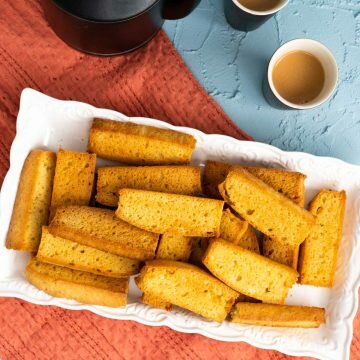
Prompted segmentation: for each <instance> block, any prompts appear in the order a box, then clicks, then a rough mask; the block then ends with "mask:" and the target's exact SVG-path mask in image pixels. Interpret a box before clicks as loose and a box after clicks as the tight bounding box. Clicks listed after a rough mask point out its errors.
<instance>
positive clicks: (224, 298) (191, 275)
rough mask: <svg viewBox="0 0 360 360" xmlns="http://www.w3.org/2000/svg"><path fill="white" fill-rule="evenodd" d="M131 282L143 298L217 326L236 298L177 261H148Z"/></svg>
mask: <svg viewBox="0 0 360 360" xmlns="http://www.w3.org/2000/svg"><path fill="white" fill-rule="evenodd" d="M135 281H136V284H137V285H138V287H139V288H140V290H142V291H143V292H144V293H145V294H147V293H148V294H149V293H150V294H151V295H152V296H155V297H158V298H160V299H161V301H165V302H168V303H171V304H173V305H177V306H180V307H182V308H185V309H187V310H190V311H192V312H194V313H196V314H199V315H202V316H203V317H205V318H207V319H211V320H214V321H218V322H222V321H223V320H224V319H225V318H226V316H227V314H228V313H229V312H230V310H231V308H232V305H233V304H234V302H235V300H236V299H237V297H238V296H239V294H238V293H237V292H236V291H234V290H232V289H230V288H229V287H228V286H227V285H225V284H223V283H222V282H221V281H220V280H218V279H216V278H214V277H213V276H211V275H210V274H208V273H207V272H205V271H203V270H201V269H199V268H197V267H196V266H194V265H190V264H186V263H183V262H177V261H168V260H154V261H148V262H146V264H145V266H144V267H143V268H142V269H141V272H140V275H139V276H138V277H137V278H136V280H135Z"/></svg>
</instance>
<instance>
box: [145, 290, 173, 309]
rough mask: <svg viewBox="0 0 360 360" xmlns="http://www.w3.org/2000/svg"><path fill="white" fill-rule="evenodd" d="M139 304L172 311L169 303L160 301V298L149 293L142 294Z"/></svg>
mask: <svg viewBox="0 0 360 360" xmlns="http://www.w3.org/2000/svg"><path fill="white" fill-rule="evenodd" d="M141 302H142V303H143V304H146V305H150V306H153V307H156V308H159V309H163V310H166V311H170V310H171V309H172V305H171V303H169V302H167V301H165V300H162V299H161V298H159V297H157V296H154V295H152V294H150V293H144V294H143V295H142V297H141Z"/></svg>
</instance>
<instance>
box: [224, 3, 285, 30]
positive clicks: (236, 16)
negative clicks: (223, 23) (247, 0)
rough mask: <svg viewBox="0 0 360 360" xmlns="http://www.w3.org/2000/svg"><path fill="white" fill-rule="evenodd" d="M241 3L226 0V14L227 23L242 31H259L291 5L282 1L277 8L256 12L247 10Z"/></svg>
mask: <svg viewBox="0 0 360 360" xmlns="http://www.w3.org/2000/svg"><path fill="white" fill-rule="evenodd" d="M240 1H241V0H240ZM240 1H238V0H225V1H224V12H225V17H226V20H227V22H228V23H229V24H230V25H231V26H232V27H233V28H234V29H237V30H241V31H252V30H255V29H257V28H258V27H259V26H261V25H262V24H263V23H264V22H266V21H267V20H269V19H270V18H271V17H273V16H274V15H275V14H276V13H277V12H278V11H280V10H281V9H282V8H283V7H285V6H286V5H287V4H288V3H289V0H281V1H279V3H278V4H277V5H276V6H274V7H273V8H271V9H269V10H265V11H256V10H251V9H249V8H247V7H246V6H244V5H243V4H241V3H240ZM265 1H266V0H265Z"/></svg>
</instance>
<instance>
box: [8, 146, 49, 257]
mask: <svg viewBox="0 0 360 360" xmlns="http://www.w3.org/2000/svg"><path fill="white" fill-rule="evenodd" d="M55 164H56V155H55V153H53V152H50V151H43V150H32V151H31V152H30V153H29V155H28V156H27V158H26V160H25V162H24V166H23V169H22V171H21V175H20V182H19V186H18V190H17V194H16V199H15V204H14V209H13V213H12V217H11V222H10V226H9V231H8V234H7V238H6V247H7V248H8V249H14V250H28V251H37V249H38V247H39V243H40V239H41V228H42V226H43V225H47V223H48V219H49V209H50V201H51V192H52V188H53V179H54V172H55Z"/></svg>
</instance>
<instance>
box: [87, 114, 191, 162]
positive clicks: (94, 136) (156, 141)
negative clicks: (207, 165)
mask: <svg viewBox="0 0 360 360" xmlns="http://www.w3.org/2000/svg"><path fill="white" fill-rule="evenodd" d="M195 145H196V140H195V138H194V137H193V136H192V135H188V134H185V133H181V132H177V131H172V130H166V129H160V128H156V127H153V126H146V125H138V124H134V123H130V122H121V121H113V120H104V119H94V121H93V124H92V127H91V130H90V136H89V144H88V151H89V152H92V153H95V154H97V155H98V156H100V157H102V158H105V159H110V160H115V161H120V162H124V163H127V164H134V165H181V164H188V163H189V162H190V160H191V156H192V153H193V150H194V148H195Z"/></svg>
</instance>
